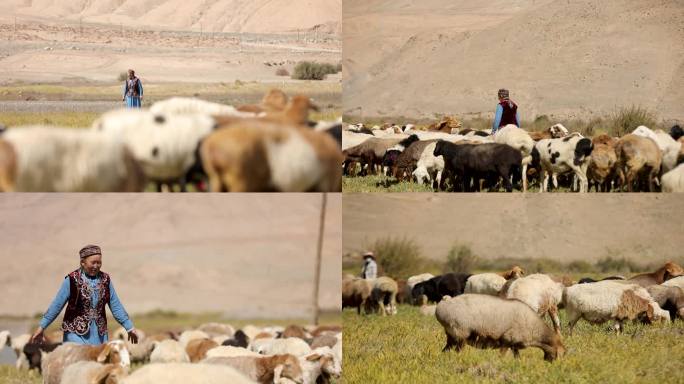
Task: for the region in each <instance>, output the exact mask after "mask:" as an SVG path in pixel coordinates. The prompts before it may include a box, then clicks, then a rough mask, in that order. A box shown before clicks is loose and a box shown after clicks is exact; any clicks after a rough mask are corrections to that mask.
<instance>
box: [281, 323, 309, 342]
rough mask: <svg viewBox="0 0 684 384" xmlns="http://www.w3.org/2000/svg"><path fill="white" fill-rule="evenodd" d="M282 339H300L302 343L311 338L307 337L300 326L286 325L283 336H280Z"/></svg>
mask: <svg viewBox="0 0 684 384" xmlns="http://www.w3.org/2000/svg"><path fill="white" fill-rule="evenodd" d="M280 337H282V338H283V339H284V338H287V337H296V338H299V339H302V340H304V341H306V340H308V339H310V338H311V337H310V336H308V335H307V332H306V330H304V327H302V326H301V325H294V324H291V325H288V326H287V328H285V330H284V331H283V334H282V335H281V336H280Z"/></svg>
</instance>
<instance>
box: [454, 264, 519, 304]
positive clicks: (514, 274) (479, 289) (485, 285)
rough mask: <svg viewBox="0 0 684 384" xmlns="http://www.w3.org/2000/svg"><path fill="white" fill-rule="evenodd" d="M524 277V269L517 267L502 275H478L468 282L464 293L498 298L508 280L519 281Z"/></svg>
mask: <svg viewBox="0 0 684 384" xmlns="http://www.w3.org/2000/svg"><path fill="white" fill-rule="evenodd" d="M523 275H524V272H523V270H522V268H520V267H518V266H517V265H516V266H514V267H513V268H512V269H511V270H509V271H505V272H500V273H478V274H476V275H472V276H470V277H469V278H468V280H467V281H466V285H465V289H464V291H463V292H464V293H480V294H484V295H492V296H496V295H498V294H499V291H501V288H503V286H504V284H506V280H510V279H517V278H520V277H522V276H523Z"/></svg>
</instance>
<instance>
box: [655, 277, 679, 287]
mask: <svg viewBox="0 0 684 384" xmlns="http://www.w3.org/2000/svg"><path fill="white" fill-rule="evenodd" d="M661 285H664V286H666V287H679V288H681V289H684V276H678V277H675V278H672V279H669V280H666V281H665V282H663V283H662V284H661Z"/></svg>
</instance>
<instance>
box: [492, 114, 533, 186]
mask: <svg viewBox="0 0 684 384" xmlns="http://www.w3.org/2000/svg"><path fill="white" fill-rule="evenodd" d="M494 142H495V143H499V144H508V145H510V146H511V147H513V148H515V149H517V150H519V151H520V153H522V156H523V157H522V161H521V164H522V181H523V192H525V191H527V166H528V165H529V164H530V163H531V162H532V149H533V148H534V140H532V138H531V137H530V134H529V133H527V131H525V130H524V129H521V128H518V127H517V126H515V125H514V124H508V125H505V126H503V127H501V128H500V129H499V130H497V131H496V133H495V134H494Z"/></svg>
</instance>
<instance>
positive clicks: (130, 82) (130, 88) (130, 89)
mask: <svg viewBox="0 0 684 384" xmlns="http://www.w3.org/2000/svg"><path fill="white" fill-rule="evenodd" d="M139 81H140V80H139V79H138V78H137V77H134V78H132V79H126V96H133V97H139V96H140V89H139V88H138V82H139Z"/></svg>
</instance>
